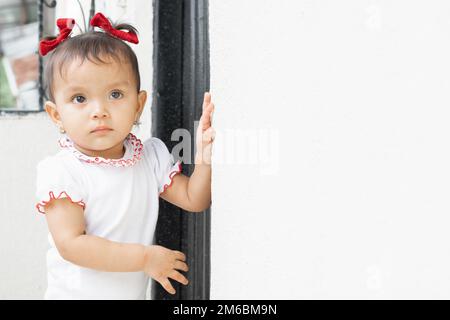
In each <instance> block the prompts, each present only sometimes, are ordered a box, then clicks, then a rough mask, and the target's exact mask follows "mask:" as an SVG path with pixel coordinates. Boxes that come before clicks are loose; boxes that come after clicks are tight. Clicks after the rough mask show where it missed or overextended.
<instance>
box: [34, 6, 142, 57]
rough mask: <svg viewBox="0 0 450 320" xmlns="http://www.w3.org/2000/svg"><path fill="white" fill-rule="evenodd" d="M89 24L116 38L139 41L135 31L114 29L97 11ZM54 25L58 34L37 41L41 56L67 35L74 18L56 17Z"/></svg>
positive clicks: (70, 30) (72, 25) (133, 41)
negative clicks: (57, 29)
mask: <svg viewBox="0 0 450 320" xmlns="http://www.w3.org/2000/svg"><path fill="white" fill-rule="evenodd" d="M90 24H91V26H93V27H99V28H101V29H103V30H104V31H105V32H107V33H109V34H110V35H112V36H114V37H116V38H119V39H122V40H125V41H128V42H131V43H135V44H137V43H139V40H138V37H137V35H136V33H134V32H133V31H132V30H130V31H128V32H125V31H121V30H117V29H115V28H114V27H113V26H112V25H111V22H110V21H109V20H108V19H107V18H106V17H105V16H104V15H103V14H102V13H100V12H97V13H96V14H95V16H93V17H92V19H91V22H90ZM56 25H57V26H58V28H59V35H58V36H57V37H56V38H55V39H50V40H41V41H40V42H39V53H40V54H41V55H42V56H45V55H46V54H47V53H49V52H50V51H52V50H53V49H55V48H56V47H57V46H58V45H59V44H60V43H61V42H63V41H64V40H66V39H67V37H69V35H70V33H71V32H72V29H73V27H74V25H75V19H71V18H66V19H58V20H57V21H56Z"/></svg>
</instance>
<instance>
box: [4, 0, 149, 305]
mask: <svg viewBox="0 0 450 320" xmlns="http://www.w3.org/2000/svg"><path fill="white" fill-rule="evenodd" d="M74 3H75V6H73V4H74ZM82 3H83V4H84V5H85V8H87V7H88V6H87V4H88V3H90V1H82ZM96 3H97V11H101V12H103V13H104V14H105V15H106V16H108V17H111V18H112V19H113V20H116V19H120V20H122V21H127V22H129V23H131V24H133V25H134V26H135V27H136V28H137V30H138V31H139V41H140V43H139V44H138V45H132V47H133V49H135V51H136V54H137V55H138V60H139V66H140V71H141V83H142V84H141V87H142V89H143V90H147V93H148V100H147V105H146V107H145V111H144V113H143V115H142V117H141V122H142V125H141V127H140V129H135V130H133V133H134V134H136V135H137V136H138V137H140V138H142V139H143V140H145V139H146V138H147V137H149V136H150V127H151V110H150V107H151V101H152V92H151V89H152V77H153V67H152V65H153V62H152V56H153V18H152V17H153V8H152V2H151V1H139V0H128V1H127V0H115V1H107V2H106V1H96ZM57 8H58V9H57V14H56V17H74V18H75V19H76V20H77V21H79V22H81V18H79V17H78V12H79V9H78V4H77V2H76V1H58V7H57ZM88 12H89V10H87V9H86V14H88ZM58 137H59V134H58V131H57V129H56V127H55V126H54V125H53V123H52V122H51V121H50V120H49V118H48V116H47V115H46V114H45V113H40V114H37V115H30V116H25V117H18V116H0V142H1V143H0V155H1V157H0V168H1V170H0V182H1V183H0V219H1V221H2V223H0V261H1V263H0V299H42V298H43V296H44V291H45V288H46V285H47V284H46V266H45V255H46V251H47V247H48V245H47V232H48V229H47V224H46V221H45V217H44V216H42V215H41V214H38V213H37V211H36V210H35V208H34V205H35V201H36V200H35V195H34V192H35V180H36V164H37V163H38V162H39V161H40V160H41V159H43V158H44V157H45V156H47V155H51V154H55V153H56V152H58V151H59V147H58V145H57V139H58Z"/></svg>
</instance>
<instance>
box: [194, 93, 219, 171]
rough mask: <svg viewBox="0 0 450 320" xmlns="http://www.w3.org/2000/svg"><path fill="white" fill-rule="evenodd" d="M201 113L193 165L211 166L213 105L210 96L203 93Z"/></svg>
mask: <svg viewBox="0 0 450 320" xmlns="http://www.w3.org/2000/svg"><path fill="white" fill-rule="evenodd" d="M202 108H203V112H202V116H201V117H200V121H199V124H198V128H197V135H196V145H197V153H196V155H195V164H200V163H201V164H211V148H212V144H213V141H214V137H215V135H216V131H215V130H214V128H213V127H212V125H211V124H212V115H213V112H214V104H213V103H212V102H211V94H210V93H209V92H205V95H204V99H203V107H202Z"/></svg>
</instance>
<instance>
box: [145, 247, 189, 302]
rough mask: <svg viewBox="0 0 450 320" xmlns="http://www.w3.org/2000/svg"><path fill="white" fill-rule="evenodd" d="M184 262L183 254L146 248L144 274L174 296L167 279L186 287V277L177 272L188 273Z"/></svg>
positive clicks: (165, 249) (161, 248) (173, 290)
mask: <svg viewBox="0 0 450 320" xmlns="http://www.w3.org/2000/svg"><path fill="white" fill-rule="evenodd" d="M185 261H186V255H185V254H184V253H183V252H180V251H175V250H170V249H167V248H164V247H162V246H156V245H154V246H148V247H145V256H144V272H145V273H146V274H148V275H149V276H150V277H152V278H153V279H155V280H156V281H158V282H159V283H160V284H161V285H162V286H163V288H164V289H166V291H167V292H169V293H170V294H175V289H174V288H173V286H172V284H171V283H170V281H169V279H168V278H171V279H174V280H176V281H178V282H180V283H182V284H184V285H187V284H188V280H187V279H186V277H185V276H184V275H182V274H181V273H180V272H178V271H177V270H182V271H188V266H187V264H186V263H185Z"/></svg>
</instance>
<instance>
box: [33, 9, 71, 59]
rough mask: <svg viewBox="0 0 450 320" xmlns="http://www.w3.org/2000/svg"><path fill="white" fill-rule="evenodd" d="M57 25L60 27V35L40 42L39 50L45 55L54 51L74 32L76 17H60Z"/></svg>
mask: <svg viewBox="0 0 450 320" xmlns="http://www.w3.org/2000/svg"><path fill="white" fill-rule="evenodd" d="M56 25H57V26H58V28H59V35H58V36H57V37H56V38H55V39H51V40H41V41H40V42H39V52H40V54H41V55H42V56H45V55H46V54H47V53H48V52H49V51H52V50H53V49H55V48H56V47H57V46H58V45H59V44H60V43H61V42H63V41H64V40H66V39H67V37H68V36H69V34H70V33H71V32H72V29H73V26H74V25H75V19H72V18H65V19H58V20H57V21H56Z"/></svg>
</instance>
